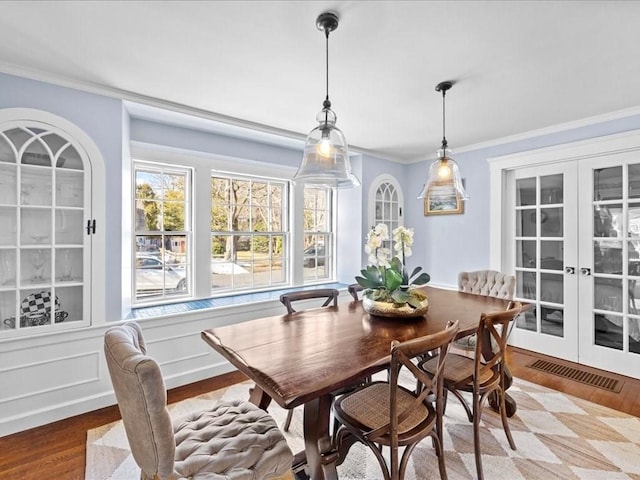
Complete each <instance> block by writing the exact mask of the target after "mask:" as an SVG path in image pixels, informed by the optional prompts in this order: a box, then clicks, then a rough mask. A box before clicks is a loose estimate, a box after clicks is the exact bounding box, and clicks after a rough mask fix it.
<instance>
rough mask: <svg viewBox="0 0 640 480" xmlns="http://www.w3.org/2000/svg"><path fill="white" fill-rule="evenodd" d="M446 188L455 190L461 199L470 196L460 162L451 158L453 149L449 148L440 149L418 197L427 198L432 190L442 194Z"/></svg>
mask: <svg viewBox="0 0 640 480" xmlns="http://www.w3.org/2000/svg"><path fill="white" fill-rule="evenodd" d="M445 190H448V191H449V192H451V191H455V192H456V194H457V195H458V197H459V198H460V199H461V200H467V199H468V198H469V195H467V192H466V191H465V189H464V185H463V184H462V177H460V169H459V168H458V164H457V163H456V162H455V160H454V159H453V158H451V150H449V149H448V148H447V149H440V150H438V159H437V160H435V161H434V162H433V163H432V164H431V166H430V167H429V176H428V177H427V181H426V182H425V184H424V188H423V189H422V192H421V193H420V195H418V198H426V197H427V196H428V195H429V192H430V191H431V192H434V191H438V192H439V194H442V193H441V192H444V191H445Z"/></svg>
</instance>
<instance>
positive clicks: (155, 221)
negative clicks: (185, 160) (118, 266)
mask: <svg viewBox="0 0 640 480" xmlns="http://www.w3.org/2000/svg"><path fill="white" fill-rule="evenodd" d="M134 178H135V192H134V195H135V197H134V198H135V207H134V212H133V218H134V225H135V239H134V240H135V249H134V252H135V253H134V255H135V259H134V268H133V272H134V274H133V288H134V295H135V300H136V301H138V302H143V301H162V300H165V299H166V300H168V299H172V298H175V297H180V296H186V295H188V294H189V290H190V288H189V287H190V286H189V283H190V282H189V272H190V265H191V250H192V248H191V239H192V231H191V200H190V199H191V170H190V169H189V168H181V167H176V166H168V165H160V164H152V163H145V162H136V163H135V164H134Z"/></svg>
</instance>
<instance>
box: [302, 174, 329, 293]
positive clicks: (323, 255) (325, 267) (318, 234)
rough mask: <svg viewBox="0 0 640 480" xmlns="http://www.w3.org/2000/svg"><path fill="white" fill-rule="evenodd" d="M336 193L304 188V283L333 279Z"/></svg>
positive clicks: (315, 188)
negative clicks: (333, 217)
mask: <svg viewBox="0 0 640 480" xmlns="http://www.w3.org/2000/svg"><path fill="white" fill-rule="evenodd" d="M332 198H333V192H332V190H331V189H330V188H328V187H316V186H313V187H312V186H307V187H305V189H304V261H303V265H304V280H305V283H310V282H314V281H320V280H323V281H326V280H329V279H331V278H332V277H333V268H332V266H333V231H332V216H331V212H332Z"/></svg>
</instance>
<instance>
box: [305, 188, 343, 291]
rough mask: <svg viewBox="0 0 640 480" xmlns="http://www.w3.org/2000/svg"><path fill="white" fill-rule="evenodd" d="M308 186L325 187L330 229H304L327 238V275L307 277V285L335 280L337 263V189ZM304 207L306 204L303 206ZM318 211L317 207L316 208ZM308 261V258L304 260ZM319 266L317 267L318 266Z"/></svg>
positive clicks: (306, 233)
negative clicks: (335, 210) (335, 211)
mask: <svg viewBox="0 0 640 480" xmlns="http://www.w3.org/2000/svg"><path fill="white" fill-rule="evenodd" d="M306 188H316V189H324V190H325V191H326V194H327V208H326V216H327V223H326V224H327V228H328V230H314V231H307V230H305V231H304V236H307V235H316V236H317V235H322V236H324V237H325V238H326V241H325V255H324V257H325V265H324V267H325V272H326V274H325V276H323V277H317V276H316V277H314V278H309V279H305V281H304V284H305V285H312V284H316V283H325V282H330V281H333V280H334V277H335V263H336V254H335V247H336V242H335V233H334V232H335V215H334V209H335V190H334V189H332V188H329V187H318V186H316V185H309V186H308V187H305V189H306ZM303 209H304V206H303ZM316 211H317V209H316ZM303 229H304V221H303ZM303 257H304V252H303ZM303 262H304V263H306V259H304V260H303ZM316 268H317V267H316Z"/></svg>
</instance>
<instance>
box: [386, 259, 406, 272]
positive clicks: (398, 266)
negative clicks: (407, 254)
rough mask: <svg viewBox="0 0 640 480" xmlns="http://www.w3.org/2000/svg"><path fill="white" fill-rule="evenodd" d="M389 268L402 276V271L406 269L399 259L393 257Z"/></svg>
mask: <svg viewBox="0 0 640 480" xmlns="http://www.w3.org/2000/svg"><path fill="white" fill-rule="evenodd" d="M389 266H390V268H391V270H393V271H394V272H397V273H399V274H401V275H402V270H403V269H404V265H402V262H401V261H400V259H399V258H398V257H393V258H392V259H391V262H389Z"/></svg>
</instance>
